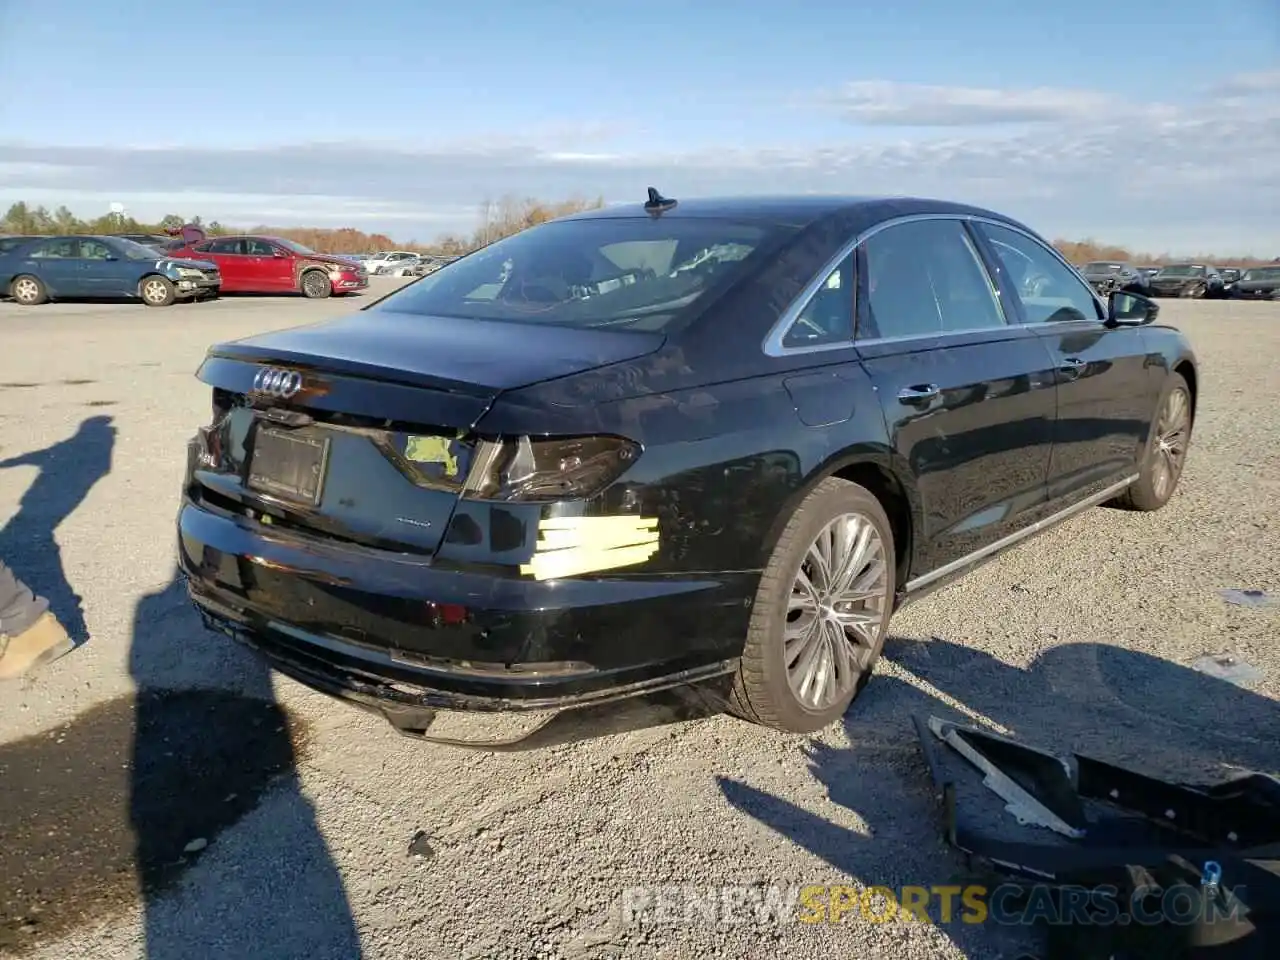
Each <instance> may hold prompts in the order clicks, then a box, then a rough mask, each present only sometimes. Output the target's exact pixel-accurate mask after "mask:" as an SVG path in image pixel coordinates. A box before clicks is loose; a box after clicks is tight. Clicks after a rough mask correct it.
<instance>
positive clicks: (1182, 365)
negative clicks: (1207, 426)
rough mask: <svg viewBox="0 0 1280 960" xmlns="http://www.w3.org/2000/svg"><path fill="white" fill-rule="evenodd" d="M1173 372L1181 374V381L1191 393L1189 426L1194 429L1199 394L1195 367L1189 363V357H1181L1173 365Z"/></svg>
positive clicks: (1197, 375)
mask: <svg viewBox="0 0 1280 960" xmlns="http://www.w3.org/2000/svg"><path fill="white" fill-rule="evenodd" d="M1173 372H1174V373H1177V374H1181V376H1182V379H1183V380H1185V381H1187V389H1188V390H1190V391H1191V426H1192V428H1193V429H1194V427H1195V418H1196V399H1197V398H1198V397H1199V393H1200V384H1199V374H1198V373H1197V371H1196V365H1195V364H1194V363H1192V362H1191V359H1190V358H1189V357H1183V358H1182V359H1181V360H1179V361H1178V362H1177V363H1175V364H1174V365H1173Z"/></svg>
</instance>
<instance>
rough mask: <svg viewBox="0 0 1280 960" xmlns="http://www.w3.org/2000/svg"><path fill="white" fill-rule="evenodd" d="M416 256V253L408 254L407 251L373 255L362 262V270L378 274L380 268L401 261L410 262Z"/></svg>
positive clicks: (391, 251) (392, 251)
mask: <svg viewBox="0 0 1280 960" xmlns="http://www.w3.org/2000/svg"><path fill="white" fill-rule="evenodd" d="M417 256H418V255H417V254H416V253H410V252H409V251H407V250H390V251H387V252H385V253H375V254H374V255H373V256H371V257H369V258H368V259H367V260H365V261H364V269H365V271H366V272H368V273H371V274H372V273H380V272H381V268H382V267H387V266H390V265H391V264H393V263H399V262H400V261H401V260H412V259H415V258H416V257H417Z"/></svg>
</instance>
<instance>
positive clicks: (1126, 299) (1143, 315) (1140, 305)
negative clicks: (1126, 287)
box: [1107, 290, 1160, 327]
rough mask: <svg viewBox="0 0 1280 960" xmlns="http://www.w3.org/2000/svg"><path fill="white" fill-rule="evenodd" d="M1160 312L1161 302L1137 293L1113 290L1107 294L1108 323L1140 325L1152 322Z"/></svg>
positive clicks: (1130, 325) (1111, 324)
mask: <svg viewBox="0 0 1280 960" xmlns="http://www.w3.org/2000/svg"><path fill="white" fill-rule="evenodd" d="M1159 313H1160V304H1158V303H1156V302H1155V301H1154V300H1152V299H1150V298H1149V297H1144V296H1141V295H1139V294H1136V293H1125V292H1123V291H1120V290H1113V291H1111V293H1110V294H1108V296H1107V325H1108V326H1111V327H1140V326H1142V325H1143V324H1147V323H1152V322H1153V321H1154V320H1155V318H1156V317H1157V316H1158V315H1159Z"/></svg>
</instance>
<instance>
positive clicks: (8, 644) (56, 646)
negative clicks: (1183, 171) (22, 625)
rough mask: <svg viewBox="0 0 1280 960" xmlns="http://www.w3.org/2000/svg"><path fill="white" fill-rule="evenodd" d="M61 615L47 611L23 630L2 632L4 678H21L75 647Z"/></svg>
mask: <svg viewBox="0 0 1280 960" xmlns="http://www.w3.org/2000/svg"><path fill="white" fill-rule="evenodd" d="M75 646H76V644H75V641H74V640H72V639H71V638H70V637H69V636H67V631H66V630H64V629H63V628H62V624H60V623H59V622H58V618H57V617H55V616H54V615H53V614H52V613H45V614H43V615H42V616H41V617H40V619H39V620H37V621H36V622H35V623H33V624H32V625H31V626H29V627H27V629H25V630H23V631H22V632H21V633H16V634H14V635H13V636H8V635H3V634H0V680H17V679H18V678H19V677H25V676H26V675H27V674H29V673H31V672H32V671H34V670H36V669H38V668H39V667H42V666H44V665H45V664H46V663H52V662H53V661H54V660H57V659H58V658H59V657H61V656H64V655H66V654H68V653H70V652H71V651H72V650H74V649H75Z"/></svg>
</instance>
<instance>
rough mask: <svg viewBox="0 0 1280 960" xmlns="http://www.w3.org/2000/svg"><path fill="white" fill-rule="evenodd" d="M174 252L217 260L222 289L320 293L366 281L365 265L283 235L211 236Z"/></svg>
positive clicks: (335, 292)
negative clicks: (318, 251) (318, 250)
mask: <svg viewBox="0 0 1280 960" xmlns="http://www.w3.org/2000/svg"><path fill="white" fill-rule="evenodd" d="M177 253H178V254H180V255H185V256H193V257H207V258H208V259H210V260H212V261H213V262H214V263H216V264H217V265H218V267H219V268H220V269H221V271H222V290H223V292H224V293H291V292H298V293H301V294H302V295H303V296H306V297H310V298H312V299H322V298H324V297H328V296H333V295H342V294H347V293H355V292H356V291H359V290H363V289H365V288H366V287H368V286H369V277H368V275H367V274H366V273H365V272H364V269H363V268H361V267H360V266H358V265H357V264H354V263H352V262H351V261H350V260H344V259H343V258H342V257H335V256H333V255H331V254H326V253H316V252H315V251H314V250H312V249H310V248H309V247H304V246H303V245H302V244H300V243H295V242H294V241H292V240H286V239H284V238H282V237H257V236H240V237H214V238H212V239H206V240H202V241H201V242H199V243H196V244H194V245H191V246H183V247H181V248H180V249H179V251H177Z"/></svg>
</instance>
